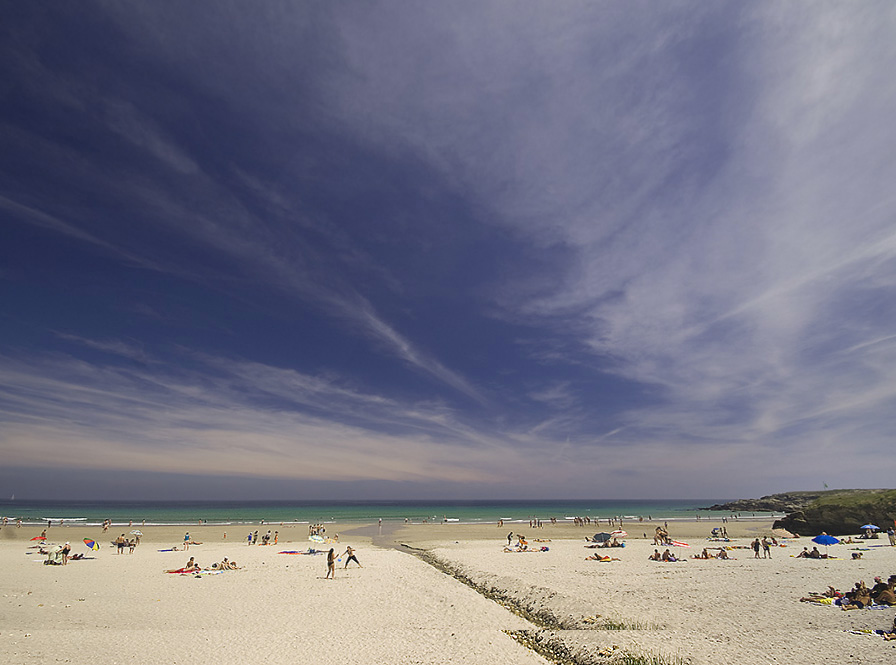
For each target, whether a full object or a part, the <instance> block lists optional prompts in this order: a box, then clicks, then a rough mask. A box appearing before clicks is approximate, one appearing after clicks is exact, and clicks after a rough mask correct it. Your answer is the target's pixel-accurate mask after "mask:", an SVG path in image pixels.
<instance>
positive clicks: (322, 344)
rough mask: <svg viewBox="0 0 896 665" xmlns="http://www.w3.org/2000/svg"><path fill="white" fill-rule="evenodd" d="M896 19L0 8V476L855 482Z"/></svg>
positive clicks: (300, 486) (894, 195) (889, 320)
mask: <svg viewBox="0 0 896 665" xmlns="http://www.w3.org/2000/svg"><path fill="white" fill-rule="evenodd" d="M894 34H896V9H894V7H893V5H892V3H888V2H879V3H876V2H866V3H860V4H856V3H825V2H820V3H818V2H816V3H799V2H795V3H783V4H782V3H774V2H768V3H763V2H756V3H741V2H730V3H724V2H722V3H705V2H694V3H687V2H681V3H647V2H645V3H637V2H635V3H630V2H624V3H623V2H587V3H575V2H568V3H561V4H559V5H558V4H557V3H530V2H523V3H518V2H514V3H502V2H489V3H481V2H458V3H405V2H373V3H366V2H344V3H294V2H265V3H262V4H257V3H256V4H254V5H252V6H249V5H248V4H246V3H228V2H193V3H179V2H152V3H130V2H92V3H79V5H78V6H77V7H74V6H70V5H54V6H47V5H35V4H33V3H7V4H5V5H4V19H3V21H2V22H0V169H2V178H0V230H2V238H3V239H2V242H0V458H2V460H3V462H2V465H0V493H2V495H4V496H6V495H9V494H11V493H13V492H14V493H16V495H17V496H18V497H28V496H30V497H33V498H39V497H42V496H45V497H78V498H103V497H106V498H286V499H289V498H320V499H338V498H346V499H354V498H412V499H413V498H437V499H455V498H458V499H459V498H605V499H612V498H662V497H668V498H692V497H739V496H758V495H761V494H765V493H770V492H775V491H786V490H793V489H820V488H821V487H822V486H823V483H827V484H828V485H830V486H831V487H891V486H892V478H893V475H894V471H896V463H894V461H893V459H894V458H893V455H892V445H893V439H894V434H896V421H894V418H893V414H894V413H896V288H894V287H896V189H894V184H893V183H896V157H894V155H896V140H894V139H896V130H894V123H893V118H894V117H896V78H894V77H893V75H892V72H893V70H894V67H896V41H894V40H893V38H892V36H893V35H894Z"/></svg>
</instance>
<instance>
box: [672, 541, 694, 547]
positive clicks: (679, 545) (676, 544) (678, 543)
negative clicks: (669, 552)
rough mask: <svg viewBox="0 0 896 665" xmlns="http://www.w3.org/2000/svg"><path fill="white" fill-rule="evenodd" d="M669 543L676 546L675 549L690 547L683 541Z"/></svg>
mask: <svg viewBox="0 0 896 665" xmlns="http://www.w3.org/2000/svg"><path fill="white" fill-rule="evenodd" d="M669 542H670V543H672V544H673V545H675V547H690V545H688V544H687V543H686V542H684V541H683V540H670V541H669Z"/></svg>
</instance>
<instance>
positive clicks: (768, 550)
mask: <svg viewBox="0 0 896 665" xmlns="http://www.w3.org/2000/svg"><path fill="white" fill-rule="evenodd" d="M762 558H763V559H771V558H772V546H771V544H770V543H769V542H768V538H766V537H765V536H763V537H762Z"/></svg>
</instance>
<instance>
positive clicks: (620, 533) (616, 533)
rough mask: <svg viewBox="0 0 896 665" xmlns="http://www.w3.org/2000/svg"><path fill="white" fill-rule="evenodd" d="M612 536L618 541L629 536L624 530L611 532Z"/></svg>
mask: <svg viewBox="0 0 896 665" xmlns="http://www.w3.org/2000/svg"><path fill="white" fill-rule="evenodd" d="M610 535H611V536H612V537H613V538H616V539H617V540H618V539H621V538H625V537H626V536H627V535H628V534H627V533H626V532H625V531H623V530H622V529H616V531H611V532H610Z"/></svg>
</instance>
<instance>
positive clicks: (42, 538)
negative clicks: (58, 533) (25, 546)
mask: <svg viewBox="0 0 896 665" xmlns="http://www.w3.org/2000/svg"><path fill="white" fill-rule="evenodd" d="M46 539H47V537H46V536H34V538H32V539H31V540H46Z"/></svg>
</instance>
